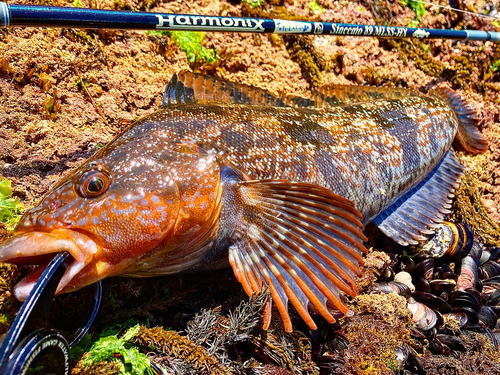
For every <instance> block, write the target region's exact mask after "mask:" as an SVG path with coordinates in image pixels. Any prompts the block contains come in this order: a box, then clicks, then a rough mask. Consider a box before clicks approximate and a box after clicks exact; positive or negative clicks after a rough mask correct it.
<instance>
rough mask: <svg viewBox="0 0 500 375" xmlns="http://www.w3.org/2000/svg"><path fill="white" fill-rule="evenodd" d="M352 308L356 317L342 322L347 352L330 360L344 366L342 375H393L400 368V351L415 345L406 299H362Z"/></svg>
mask: <svg viewBox="0 0 500 375" xmlns="http://www.w3.org/2000/svg"><path fill="white" fill-rule="evenodd" d="M350 308H351V309H352V311H353V312H354V315H353V316H351V317H344V318H343V319H341V327H342V329H341V333H342V334H343V335H344V336H345V338H346V339H347V341H348V343H349V344H348V348H347V349H345V350H344V351H342V352H338V353H332V355H331V356H332V359H331V360H332V361H339V362H342V363H343V366H342V368H340V369H338V370H339V371H340V372H342V373H349V374H388V375H389V374H393V373H394V368H397V369H399V368H400V367H401V364H400V363H399V362H398V358H397V353H398V351H399V350H401V348H403V347H406V348H410V347H411V345H412V339H411V337H410V330H409V328H410V326H411V325H412V322H411V313H410V311H409V310H408V309H407V308H406V299H405V298H404V297H401V296H398V295H396V294H394V293H392V294H387V295H386V294H382V295H360V296H358V297H356V298H355V299H354V300H353V302H352V305H351V306H350Z"/></svg>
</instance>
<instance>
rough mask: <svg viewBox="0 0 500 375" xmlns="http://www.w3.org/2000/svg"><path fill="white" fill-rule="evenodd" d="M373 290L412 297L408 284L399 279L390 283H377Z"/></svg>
mask: <svg viewBox="0 0 500 375" xmlns="http://www.w3.org/2000/svg"><path fill="white" fill-rule="evenodd" d="M372 292H375V293H377V292H378V293H384V294H389V293H396V294H398V295H400V296H403V297H405V298H408V297H410V295H411V290H410V288H409V287H408V285H406V284H403V283H401V282H398V281H390V282H388V283H377V284H375V286H374V287H373V288H372Z"/></svg>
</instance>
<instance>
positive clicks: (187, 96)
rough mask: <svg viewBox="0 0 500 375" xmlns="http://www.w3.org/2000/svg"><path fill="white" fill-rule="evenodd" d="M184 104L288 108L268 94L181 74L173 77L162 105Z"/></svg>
mask: <svg viewBox="0 0 500 375" xmlns="http://www.w3.org/2000/svg"><path fill="white" fill-rule="evenodd" d="M182 103H229V104H251V105H259V106H272V107H285V106H286V105H285V104H284V103H283V101H282V100H281V99H280V98H279V97H277V96H275V95H273V94H271V93H270V92H269V91H266V90H263V89H259V88H257V87H253V86H249V85H244V84H240V83H234V82H229V81H225V80H223V79H220V78H216V77H211V76H206V75H203V74H198V73H193V72H189V71H187V70H182V71H181V72H179V73H178V74H174V76H173V77H172V79H171V80H170V82H169V83H168V84H167V87H166V88H165V93H164V94H163V105H164V106H166V105H169V104H182Z"/></svg>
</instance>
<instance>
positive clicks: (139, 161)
mask: <svg viewBox="0 0 500 375" xmlns="http://www.w3.org/2000/svg"><path fill="white" fill-rule="evenodd" d="M115 143H116V142H115ZM216 175H218V172H217V163H216V162H215V161H214V159H213V157H211V156H209V155H207V154H204V153H201V154H200V152H198V150H197V149H196V147H194V148H193V147H191V146H185V145H175V146H173V147H171V148H170V149H168V150H164V149H162V150H161V151H160V150H157V152H152V151H146V150H145V149H144V147H142V148H139V149H137V147H127V144H126V142H125V144H121V145H119V147H109V148H108V149H102V150H101V152H98V153H97V154H96V155H95V156H94V157H93V158H91V159H90V160H89V161H87V162H86V163H84V164H83V165H82V166H81V167H79V168H78V169H77V170H76V171H74V172H73V173H72V174H70V175H69V176H67V177H66V178H65V179H63V180H62V181H61V182H59V183H58V184H57V185H56V186H55V187H54V189H53V190H52V191H50V192H49V193H48V194H47V195H46V196H45V197H44V198H43V199H42V200H41V201H40V202H39V204H38V205H37V206H36V207H34V208H32V209H31V210H29V211H27V212H26V213H25V214H24V215H23V217H22V218H21V220H20V222H19V223H18V225H17V227H16V229H15V231H14V236H13V237H12V238H10V239H8V240H7V241H5V242H4V243H2V244H1V245H0V262H9V263H16V264H39V265H41V266H40V267H39V269H38V270H37V271H35V272H34V273H33V274H32V275H29V276H27V277H26V278H25V279H23V280H22V281H21V282H20V283H19V284H18V285H16V287H15V288H14V294H15V296H16V297H17V298H18V299H20V300H24V299H26V298H27V297H28V295H29V292H30V291H31V289H32V288H33V286H34V284H35V283H36V280H37V279H38V277H39V276H40V274H41V273H42V271H43V269H44V268H45V266H46V264H47V263H48V261H50V259H51V258H52V257H53V256H54V255H55V253H58V252H62V251H68V252H69V253H70V254H71V255H72V257H73V262H72V263H71V265H70V266H69V268H68V270H67V271H66V273H65V274H64V276H63V278H62V279H61V282H60V284H59V286H58V289H57V293H58V294H59V293H64V292H71V291H73V290H77V289H80V288H82V287H84V286H86V285H90V284H92V283H94V282H96V281H98V280H100V279H103V278H105V277H108V276H114V275H120V274H134V272H133V271H131V270H133V269H134V268H136V267H137V264H140V263H141V259H143V258H147V257H148V254H152V253H154V254H155V256H156V258H158V259H160V258H162V257H163V258H168V255H169V253H175V251H176V250H177V249H179V248H181V247H182V246H185V245H186V244H187V245H189V246H188V247H191V248H192V247H193V246H195V243H196V242H197V239H199V238H200V237H201V238H203V237H205V236H204V235H203V233H202V234H199V233H198V232H200V231H201V232H203V231H204V229H206V228H207V225H205V221H206V218H207V216H208V217H210V216H213V215H212V214H211V213H209V214H207V212H209V211H210V210H211V209H213V204H210V202H209V201H210V199H209V197H210V192H211V193H212V197H213V198H215V196H217V193H216V192H215V193H214V192H213V190H214V189H215V190H217V189H218V187H217V183H218V180H217V181H215V180H214V181H213V182H214V183H213V184H210V183H208V182H207V181H209V179H213V176H216ZM208 185H211V186H212V185H213V188H211V187H210V188H207V186H208ZM209 190H210V192H209ZM214 194H215V195H214ZM200 207H201V208H200ZM208 226H210V225H208ZM198 234H199V235H198ZM191 245H192V246H191ZM181 260H182V259H181ZM153 266H154V265H152V267H153Z"/></svg>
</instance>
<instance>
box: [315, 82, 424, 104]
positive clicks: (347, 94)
mask: <svg viewBox="0 0 500 375" xmlns="http://www.w3.org/2000/svg"><path fill="white" fill-rule="evenodd" d="M408 96H420V93H419V92H418V91H415V90H409V89H401V88H395V87H374V86H354V85H328V86H322V87H320V88H318V90H317V91H315V92H313V95H312V100H313V101H314V102H315V103H316V107H317V108H325V107H337V106H342V105H350V104H355V103H362V102H370V101H374V100H391V99H401V98H405V97H408Z"/></svg>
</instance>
